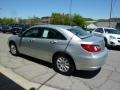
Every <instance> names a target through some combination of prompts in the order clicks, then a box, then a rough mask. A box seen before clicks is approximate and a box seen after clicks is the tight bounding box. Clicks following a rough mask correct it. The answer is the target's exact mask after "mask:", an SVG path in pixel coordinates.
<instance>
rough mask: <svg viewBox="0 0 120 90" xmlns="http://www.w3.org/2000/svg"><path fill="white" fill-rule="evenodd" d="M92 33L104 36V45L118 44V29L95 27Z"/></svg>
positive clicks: (119, 43)
mask: <svg viewBox="0 0 120 90" xmlns="http://www.w3.org/2000/svg"><path fill="white" fill-rule="evenodd" d="M92 33H93V34H94V35H97V36H102V37H104V40H105V43H106V46H120V31H119V30H116V29H114V28H107V27H104V28H97V29H95V30H94V31H93V32H92Z"/></svg>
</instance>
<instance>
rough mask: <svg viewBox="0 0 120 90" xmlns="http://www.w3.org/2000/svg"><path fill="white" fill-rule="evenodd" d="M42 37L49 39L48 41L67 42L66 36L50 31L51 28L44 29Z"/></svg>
mask: <svg viewBox="0 0 120 90" xmlns="http://www.w3.org/2000/svg"><path fill="white" fill-rule="evenodd" d="M42 37H43V38H47V39H58V40H66V38H65V37H64V35H62V34H61V33H60V32H58V31H57V30H53V29H50V28H44V31H43V35H42Z"/></svg>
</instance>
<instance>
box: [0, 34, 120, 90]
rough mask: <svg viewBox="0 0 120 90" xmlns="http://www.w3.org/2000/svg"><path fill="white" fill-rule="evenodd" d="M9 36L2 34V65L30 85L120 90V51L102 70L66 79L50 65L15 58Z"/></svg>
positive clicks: (111, 52)
mask: <svg viewBox="0 0 120 90" xmlns="http://www.w3.org/2000/svg"><path fill="white" fill-rule="evenodd" d="M10 36H11V34H2V33H0V65H2V66H3V67H6V68H9V69H11V70H12V71H13V72H15V73H16V74H18V75H20V76H22V77H23V78H25V79H27V80H29V81H30V82H35V83H39V84H41V85H47V86H50V87H53V88H56V89H60V90H120V56H119V55H120V50H115V49H111V50H109V54H108V58H107V60H106V64H105V65H104V66H103V67H102V69H101V70H97V71H94V72H93V71H76V72H75V73H74V74H73V75H71V76H64V75H61V74H59V73H56V72H55V71H54V70H53V68H52V65H51V64H50V63H47V62H44V61H42V60H38V59H35V58H31V57H28V56H25V55H20V56H19V57H15V56H12V55H11V54H10V53H9V48H8V44H7V40H8V38H9V37H10Z"/></svg>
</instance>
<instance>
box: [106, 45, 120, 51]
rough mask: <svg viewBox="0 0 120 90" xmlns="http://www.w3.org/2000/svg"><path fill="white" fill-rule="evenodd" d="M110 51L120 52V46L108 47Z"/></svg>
mask: <svg viewBox="0 0 120 90" xmlns="http://www.w3.org/2000/svg"><path fill="white" fill-rule="evenodd" d="M107 49H108V50H114V51H120V46H114V47H113V46H109V47H107Z"/></svg>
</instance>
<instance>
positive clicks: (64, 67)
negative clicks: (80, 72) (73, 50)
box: [53, 55, 75, 75]
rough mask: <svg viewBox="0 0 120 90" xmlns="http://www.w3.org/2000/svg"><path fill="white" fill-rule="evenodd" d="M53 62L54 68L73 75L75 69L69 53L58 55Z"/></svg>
mask: <svg viewBox="0 0 120 90" xmlns="http://www.w3.org/2000/svg"><path fill="white" fill-rule="evenodd" d="M53 64H54V69H55V70H56V71H58V72H59V73H61V74H64V75H71V74H72V73H73V72H74V70H75V67H74V63H73V61H72V59H71V58H70V57H69V56H67V55H57V56H56V57H55V58H54V61H53Z"/></svg>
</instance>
